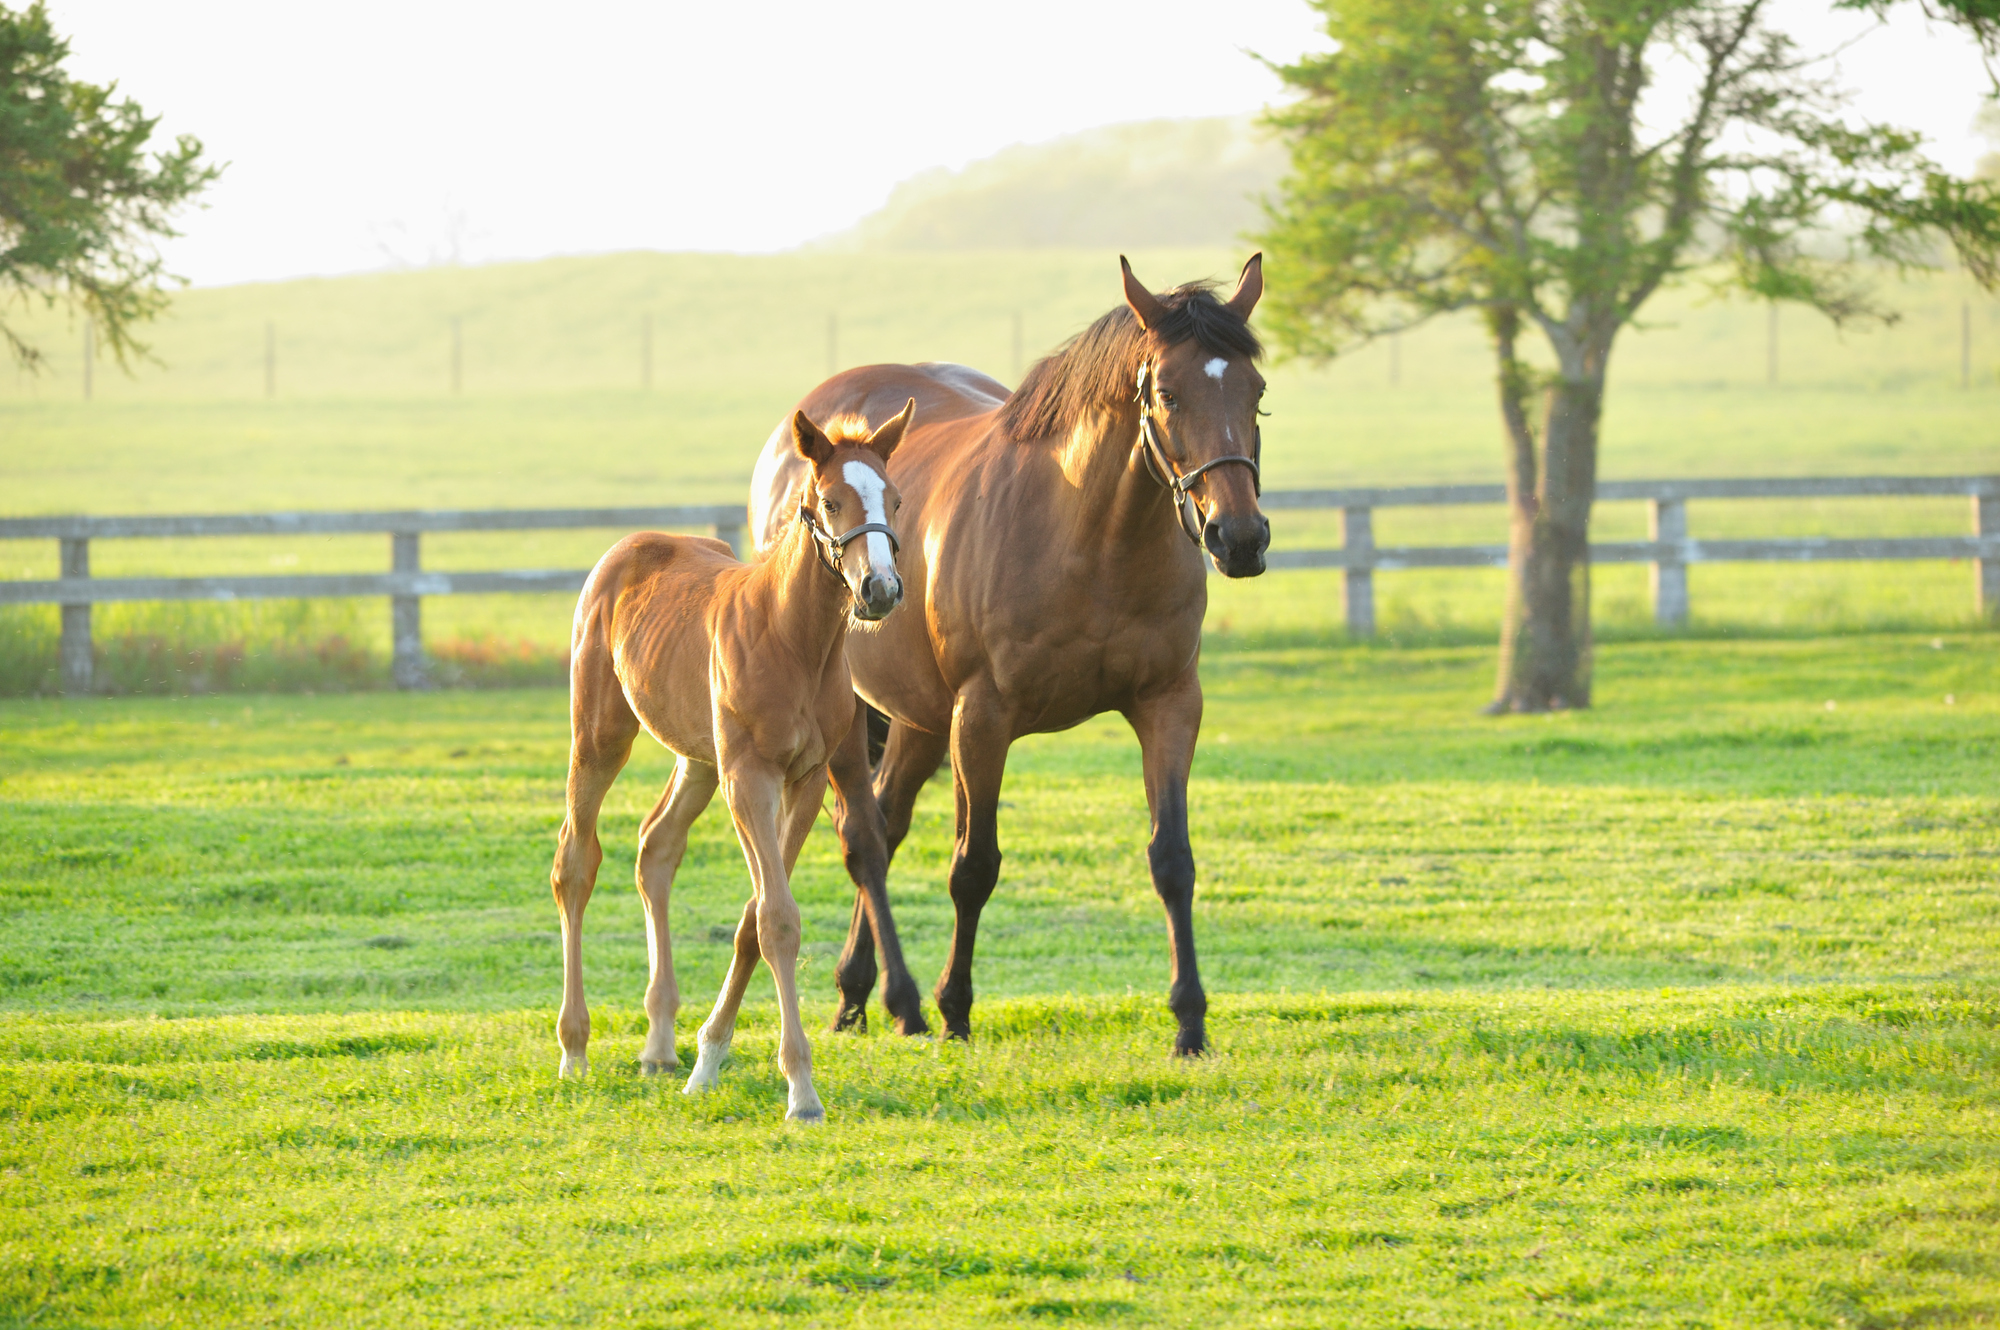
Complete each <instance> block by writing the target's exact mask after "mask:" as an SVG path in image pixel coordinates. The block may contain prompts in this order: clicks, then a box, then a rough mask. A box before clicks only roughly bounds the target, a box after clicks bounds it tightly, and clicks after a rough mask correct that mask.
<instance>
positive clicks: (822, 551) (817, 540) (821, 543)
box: [799, 503, 903, 583]
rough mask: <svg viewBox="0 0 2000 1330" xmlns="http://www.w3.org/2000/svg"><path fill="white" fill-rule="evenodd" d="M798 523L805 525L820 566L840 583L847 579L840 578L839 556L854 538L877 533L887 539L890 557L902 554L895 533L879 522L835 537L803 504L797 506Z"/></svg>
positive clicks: (858, 527)
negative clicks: (873, 532)
mask: <svg viewBox="0 0 2000 1330" xmlns="http://www.w3.org/2000/svg"><path fill="white" fill-rule="evenodd" d="M799 521H801V522H803V523H805V527H806V534H807V535H808V536H810V537H811V538H812V543H813V552H814V553H815V554H817V555H818V556H819V561H820V565H821V566H822V567H824V568H825V569H826V570H827V571H828V572H830V573H832V574H833V575H834V576H835V577H839V578H840V580H841V582H842V583H845V582H846V581H847V579H846V578H845V577H843V576H841V572H840V556H841V555H842V554H845V553H846V552H847V543H848V542H849V541H851V540H853V539H855V538H856V537H858V536H865V535H867V534H868V533H869V532H871V531H879V532H881V533H882V534H883V535H885V536H887V537H888V538H889V553H890V554H891V555H892V556H893V555H897V554H901V553H902V552H903V546H902V544H901V542H899V541H898V540H897V539H896V533H895V532H894V531H892V530H890V529H889V528H888V527H887V526H884V525H883V524H882V523H880V522H863V523H862V524H861V525H860V526H854V527H849V528H848V529H847V530H845V531H843V532H841V533H840V534H839V535H837V536H836V535H834V534H833V533H832V532H830V531H828V530H827V529H826V528H825V527H823V526H821V525H820V524H819V519H818V518H817V517H815V516H814V515H813V510H812V507H811V505H810V504H805V503H801V504H800V505H799Z"/></svg>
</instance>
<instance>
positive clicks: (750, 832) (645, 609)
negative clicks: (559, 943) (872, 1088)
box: [549, 400, 917, 1121]
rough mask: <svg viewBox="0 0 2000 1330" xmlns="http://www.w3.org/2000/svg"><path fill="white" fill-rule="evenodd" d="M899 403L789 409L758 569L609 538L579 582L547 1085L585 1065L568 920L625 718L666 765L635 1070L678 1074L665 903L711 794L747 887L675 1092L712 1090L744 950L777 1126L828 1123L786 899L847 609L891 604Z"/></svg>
mask: <svg viewBox="0 0 2000 1330" xmlns="http://www.w3.org/2000/svg"><path fill="white" fill-rule="evenodd" d="M916 407H917V404H916V402H915V401H914V400H912V401H911V402H910V403H909V404H908V405H906V406H905V407H904V408H903V411H902V414H901V415H899V416H896V417H895V418H894V419H892V420H890V421H888V422H887V423H886V424H884V425H883V426H882V428H880V429H878V430H876V431H875V432H874V433H873V434H870V433H869V432H868V427H867V425H866V424H864V423H860V422H849V421H846V420H844V419H843V420H841V421H838V422H834V423H833V424H832V426H831V428H830V430H828V431H822V430H820V429H819V428H818V427H817V426H815V425H814V424H813V423H812V421H810V420H808V419H807V418H806V416H805V413H804V412H799V413H797V414H795V415H794V416H793V417H792V421H791V435H792V446H793V447H794V448H795V449H796V450H797V452H798V454H799V456H800V457H802V458H803V459H804V460H805V461H807V462H809V463H810V464H811V466H812V481H811V488H810V491H809V492H808V493H807V494H805V495H803V496H801V498H802V501H801V503H800V505H799V507H798V511H797V517H796V518H795V520H793V522H792V523H791V525H790V527H789V529H788V531H787V532H786V534H785V535H784V536H783V537H782V538H781V539H779V540H778V541H777V542H776V545H775V547H774V548H772V549H771V550H770V552H769V554H768V556H767V557H766V558H765V559H764V560H763V562H761V563H756V564H741V563H738V562H737V561H736V560H735V559H734V558H733V557H731V555H730V551H729V547H728V546H727V545H725V544H723V543H722V542H721V541H717V540H708V539H704V538H702V537H697V536H667V535H661V534H659V533H658V532H644V533H641V534H639V535H634V536H627V537H626V538H625V539H624V540H621V541H619V542H618V543H617V544H616V545H613V546H612V547H611V549H610V551H609V552H608V553H606V554H605V556H604V557H603V558H602V559H600V560H599V561H598V563H597V567H596V568H594V569H592V570H591V574H590V578H589V580H588V581H586V582H585V583H584V587H583V594H582V596H581V597H580V598H579V599H578V600H577V605H576V623H575V626H574V628H573V629H572V630H571V635H570V756H569V787H568V810H567V814H566V816H565V817H564V818H563V826H562V835H561V838H560V840H559V842H558V844H557V847H556V858H555V868H554V870H553V871H552V872H551V873H550V875H549V877H550V881H551V882H552V883H553V884H554V886H555V894H556V904H557V906H558V907H559V908H560V909H561V911H562V934H563V996H562V1011H561V1014H560V1015H559V1016H558V1017H557V1019H556V1037H557V1039H558V1041H559V1042H560V1043H561V1045H562V1064H561V1067H560V1070H559V1073H558V1074H560V1075H563V1076H581V1075H583V1074H585V1072H586V1071H587V1070H588V1069H589V1060H588V1057H587V1055H586V1048H587V1047H588V1045H589V1042H590V1012H589V1010H588V1009H587V1008H586V1007H585V1006H584V1001H583V909H584V906H585V905H586V904H588V903H589V901H590V892H591V888H592V886H593V885H594V884H595V883H596V880H597V869H598V865H599V864H601V863H602V862H603V860H604V851H603V849H602V848H601V847H600V846H599V844H598V840H597V813H598V809H599V807H600V806H601V805H602V804H603V802H604V796H605V793H606V792H607V791H608V790H609V789H610V788H611V782H612V781H613V780H614V779H615V778H616V777H617V775H618V772H619V769H620V768H622V767H623V766H624V765H625V761H626V758H627V757H629V756H630V755H631V752H632V741H633V740H634V739H636V738H637V737H638V734H639V730H640V727H641V726H643V727H644V728H645V730H646V732H647V733H649V734H651V735H652V736H653V737H654V738H655V739H658V740H659V741H660V742H661V743H662V744H665V745H666V746H667V747H668V748H671V749H672V750H673V751H674V752H675V753H676V754H678V755H679V758H680V762H679V764H678V765H677V766H676V767H675V768H674V775H673V779H672V780H671V781H669V782H668V784H667V788H666V792H665V793H664V794H662V795H661V796H660V802H659V804H658V805H657V806H655V807H654V809H653V811H652V813H651V814H650V815H648V816H647V818H646V820H645V822H644V824H643V825H641V827H640V829H639V856H638V878H639V896H640V899H641V900H642V901H644V903H645V907H646V920H647V924H648V932H647V942H648V948H647V950H648V953H649V955H650V957H651V962H652V973H651V976H650V978H649V979H648V981H647V984H646V1017H647V1020H648V1022H649V1026H648V1030H647V1035H646V1046H645V1049H644V1051H643V1052H641V1053H640V1055H639V1063H640V1067H641V1069H642V1070H644V1071H645V1072H646V1074H648V1075H655V1074H658V1073H660V1072H663V1071H665V1070H667V1069H668V1068H670V1067H677V1066H679V1065H680V1060H679V1058H677V1057H676V1056H675V1053H674V1017H675V1014H676V1013H677V1012H678V1011H679V1009H680V988H679V986H678V985H677V984H676V983H675V981H674V961H673V950H672V945H671V940H670V935H669V932H668V928H667V895H668V892H669V890H670V889H671V888H672V886H673V880H674V871H675V870H676V869H677V868H679V867H680V862H681V855H682V853H683V851H685V850H686V848H687V837H688V829H689V827H691V826H692V825H693V823H694V820H695V818H696V817H698V816H700V814H701V811H702V809H704V808H706V807H707V806H708V801H709V799H710V798H711V797H712V796H713V795H714V794H715V790H716V786H717V785H718V784H719V785H721V787H722V793H723V798H724V799H725V800H727V801H728V804H729V815H730V817H731V818H732V819H733V820H734V821H735V823H736V838H737V840H738V841H739V842H740V843H741V844H742V846H743V857H744V858H745V859H746V860H748V861H749V865H750V885H751V890H752V895H751V899H750V903H749V904H748V905H747V906H745V907H744V910H743V919H742V922H741V923H739V924H738V925H737V927H736V955H735V959H734V961H733V962H732V963H731V965H730V967H729V978H728V979H727V981H726V982H725V983H724V984H723V988H722V994H721V996H720V997H718V998H717V999H716V1003H715V1011H714V1013H713V1014H712V1015H710V1016H709V1018H708V1021H707V1023H706V1024H705V1025H703V1026H702V1027H701V1033H700V1036H699V1040H698V1045H697V1046H698V1048H699V1050H700V1055H699V1057H698V1058H697V1059H696V1062H695V1068H694V1073H693V1074H692V1075H691V1076H689V1077H688V1082H687V1086H686V1093H688V1094H695V1093H698V1092H700V1091H702V1090H706V1089H709V1088H710V1087H712V1086H713V1085H714V1084H715V1082H716V1073H717V1071H718V1070H719V1069H720V1068H721V1065H722V1063H723V1061H724V1059H726V1058H727V1057H728V1055H729V1041H730V1038H731V1036H732V1035H733V1033H734V1032H735V1028H736V1011H737V1007H738V1006H739V1004H741V1002H742V1001H743V991H744V989H745V988H746V987H748V986H749V983H750V975H751V972H752V971H754V970H755V969H756V967H757V961H758V960H759V959H760V958H761V959H763V960H766V961H768V962H770V965H771V973H772V977H773V978H774V979H775V980H776V981H777V988H778V1008H779V1020H780V1023H781V1032H780V1035H779V1040H778V1067H779V1069H780V1070H781V1071H783V1072H784V1074H785V1080H786V1081H787V1082H788V1083H789V1085H790V1087H791V1089H790V1095H789V1098H788V1102H787V1104H786V1110H785V1116H786V1117H787V1118H793V1119H798V1120H801V1121H818V1120H820V1119H822V1118H824V1117H825V1116H826V1113H825V1110H824V1109H822V1108H821V1107H820V1102H819V1095H818V1094H817V1093H815V1092H814V1090H813V1084H812V1049H811V1047H810V1046H809V1045H808V1044H807V1043H806V1035H805V1029H804V1027H803V1026H802V1025H801V1024H800V1022H799V995H798V984H797V980H796V975H795V972H794V971H795V967H796V965H797V962H798V955H799V907H798V904H797V903H796V902H795V901H794V900H793V899H792V893H791V887H790V878H791V871H792V867H793V865H794V864H796V863H797V862H798V856H799V850H800V848H801V847H802V846H803V845H804V844H805V839H806V833H807V832H808V831H810V830H811V829H812V824H813V819H814V818H816V817H818V816H819V811H820V805H821V801H822V800H823V799H824V797H825V793H826V784H827V759H828V758H829V756H830V755H831V754H832V752H833V749H834V747H835V746H836V745H837V744H839V743H841V742H842V741H843V740H844V739H846V738H847V737H848V736H849V734H850V733H851V731H852V729H853V724H854V711H855V699H854V685H853V683H852V681H851V680H850V679H849V677H848V673H847V652H846V649H845V648H846V644H847V624H848V614H849V612H850V611H851V612H852V613H853V615H854V617H856V618H858V619H863V620H876V619H880V618H882V617H883V616H884V615H886V614H888V613H889V611H891V610H893V609H895V608H896V605H897V603H898V602H900V601H901V600H902V598H903V583H902V580H901V579H900V578H899V577H898V576H897V574H896V560H895V552H896V537H895V533H894V531H893V530H891V528H890V526H889V519H890V517H891V516H892V515H893V514H894V513H895V511H896V508H897V506H898V505H899V504H900V503H901V499H900V498H899V496H898V495H897V493H896V487H895V486H894V485H892V484H890V483H889V474H888V461H889V455H890V454H891V453H893V452H894V451H895V449H896V445H897V444H898V443H900V442H901V441H902V438H903V433H904V431H905V430H907V429H908V428H909V425H910V419H911V417H912V415H913V414H914V413H915V411H916ZM836 532H837V533H839V534H834V533H836Z"/></svg>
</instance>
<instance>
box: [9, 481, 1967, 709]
mask: <svg viewBox="0 0 2000 1330" xmlns="http://www.w3.org/2000/svg"><path fill="white" fill-rule="evenodd" d="M1938 496H1967V497H1969V498H1970V499H1971V501H1972V534H1970V535H1966V536H1912V537H1885V538H1860V539H1839V538H1822V537H1792V538H1780V539H1758V540H1697V539H1694V538H1692V537H1690V536H1689V535H1688V523H1687V505H1688V504H1689V503H1690V502H1693V501H1696V500H1702V501H1707V500H1711V499H1836V498H1838V499H1846V498H1918V497H1938ZM1597 498H1598V499H1599V500H1602V501H1607V502H1620V501H1635V500H1636V501H1644V502H1645V503H1647V504H1648V505H1649V508H1650V513H1651V536H1652V538H1651V539H1650V540H1644V541H1623V542H1609V543H1603V544H1593V545H1592V546H1591V547H1590V558H1591V561H1592V562H1593V563H1607V564H1608V563H1644V564H1649V565H1651V574H1652V596H1653V617H1654V621H1655V622H1656V623H1658V624H1659V625H1660V626H1662V627H1665V628H1678V627H1682V626H1684V625H1685V624H1686V623H1687V621H1688V612H1689V598H1688V575H1687V570H1688V567H1689V565H1691V564H1697V563H1742V562H1772V561H1778V562H1835V561H1858V562H1874V561H1878V560H1909V559H1931V560H1947V559H1969V560H1972V561H1973V568H1974V579H1973V595H1974V605H1975V608H1976V609H1977V612H1978V614H1979V615H1980V617H1981V618H1983V619H1985V620H1987V621H1989V622H1997V621H2000V476H1856V477H1828V478H1805V479H1780V480H1623V481H1604V482H1602V483H1600V484H1599V485H1598V487H1597ZM1505 500H1506V491H1505V490H1504V489H1503V488H1502V487H1501V486H1498V485H1413V486H1401V487H1397V488H1389V489H1337V490H1271V491H1267V492H1266V493H1265V494H1264V496H1263V499H1262V503H1263V506H1264V508H1265V509H1267V510H1269V511H1272V512H1285V511H1299V510H1313V509H1318V510H1330V509H1337V510H1339V512H1340V514H1341V517H1342V523H1343V526H1342V544H1341V545H1340V546H1339V547H1338V548H1335V549H1304V550H1293V549H1278V550H1273V551H1271V552H1270V554H1269V556H1268V559H1269V566H1270V567H1271V568H1272V569H1274V570H1279V569H1291V568H1340V569H1344V570H1345V572H1346V578H1345V611H1346V624H1347V631H1348V633H1349V634H1350V636H1352V637H1355V638H1368V637H1372V636H1374V634H1375V574H1376V573H1378V572H1392V571H1399V570H1402V569H1409V568H1500V567H1505V566H1506V564H1507V547H1506V546H1504V545H1442V546H1378V545H1376V543H1375V534H1374V533H1375V525H1374V515H1375V510H1376V509H1378V508H1428V507H1442V506H1451V505H1465V504H1496V503H1502V502H1504V501H1505ZM747 523H748V516H747V514H746V512H745V510H744V509H743V508H741V507H739V506H736V505H732V504H717V505H703V506H681V507H646V508H539V509H492V510H484V511H441V512H352V513H338V512H325V513H243V514H229V515H216V516H186V517H145V516H134V517H15V518H4V519H0V540H35V539H53V540H55V541H57V542H58V543H59V546H60V551H61V576H60V577H59V578H56V579H53V580H45V581H0V605H37V604H40V605H48V604H54V605H60V606H61V607H62V640H61V677H62V688H63V691H64V693H66V694H72V695H76V694H84V693H88V692H90V691H92V682H93V680H92V671H93V661H94V647H93V643H92V640H91V628H90V616H91V606H92V605H97V604H105V603H108V602H114V601H176V600H200V601H230V600H247V599H254V598H285V599H303V598H311V597H320V596H338V597H355V596H386V597H387V598H388V599H389V604H390V623H391V641H392V643H393V650H392V662H391V671H390V673H391V678H392V679H393V680H394V682H395V684H396V686H397V687H399V688H423V687H426V686H428V685H429V683H430V674H429V671H428V669H427V665H426V661H425V658H424V652H423V601H424V598H425V597H427V596H454V595H492V594H495V593H518V592H566V593H572V594H573V593H575V592H577V591H579V590H581V589H582V587H583V581H584V578H585V577H587V576H588V575H589V570H587V569H581V568H565V569H502V570H498V571H493V572H435V571H427V570H425V569H424V567H423V563H422V546H421V542H422V538H423V536H424V535H425V534H426V533H429V532H447V531H449V532H459V531H542V530H558V529H574V528H598V529H604V528H610V529H619V528H623V529H626V530H635V531H636V530H650V529H660V528H666V529H679V530H688V529H691V528H700V527H706V528H707V529H708V530H709V532H710V533H711V534H713V535H715V536H716V537H718V538H720V539H722V540H725V541H727V542H728V543H729V545H730V547H731V548H732V549H734V550H735V551H736V552H737V554H738V555H739V557H740V556H741V555H742V554H743V552H744V549H745V543H744V532H745V529H746V527H747ZM355 534H363V535H366V534H386V535H387V536H388V537H389V563H390V567H389V571H388V572H385V573H327V574H290V575H285V576H262V575H254V576H224V577H107V578H98V577H92V576H91V574H90V542H91V541H92V540H130V539H143V538H147V537H189V536H290V535H355Z"/></svg>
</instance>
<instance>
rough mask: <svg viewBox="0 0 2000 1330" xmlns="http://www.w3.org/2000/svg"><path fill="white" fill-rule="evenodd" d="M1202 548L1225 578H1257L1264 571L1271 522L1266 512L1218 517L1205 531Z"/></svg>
mask: <svg viewBox="0 0 2000 1330" xmlns="http://www.w3.org/2000/svg"><path fill="white" fill-rule="evenodd" d="M1201 543H1202V547H1203V548H1204V549H1206V550H1207V551H1208V553H1209V557H1210V558H1212V559H1214V560H1215V566H1216V569H1217V570H1218V571H1219V572H1221V574H1222V575H1223V576H1224V577H1255V576H1257V574H1259V573H1261V572H1263V571H1264V551H1265V549H1267V548H1268V547H1269V546H1270V544H1271V523H1270V521H1269V520H1268V519H1266V518H1265V516H1264V515H1263V514H1262V513H1254V512H1253V513H1244V514H1242V515H1240V516H1216V517H1212V518H1210V519H1209V520H1208V523H1207V525H1205V526H1204V527H1202V530H1201Z"/></svg>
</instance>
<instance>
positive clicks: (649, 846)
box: [637, 757, 717, 1076]
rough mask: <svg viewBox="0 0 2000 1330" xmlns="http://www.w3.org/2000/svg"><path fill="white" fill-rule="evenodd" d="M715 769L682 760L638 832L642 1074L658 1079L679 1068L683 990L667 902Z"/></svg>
mask: <svg viewBox="0 0 2000 1330" xmlns="http://www.w3.org/2000/svg"><path fill="white" fill-rule="evenodd" d="M716 781H717V776H716V771H715V768H714V767H712V766H710V765H709V764H708V763H706V762H697V761H695V760H694V759H692V758H688V757H683V758H682V759H681V760H680V762H679V764H678V765H677V766H675V768H674V775H673V779H672V780H670V781H668V782H667V788H666V789H665V790H664V791H663V792H662V793H661V795H660V802H659V803H658V804H657V805H655V806H654V808H653V811H652V813H651V814H649V815H648V816H647V818H646V821H645V824H644V825H643V826H641V827H640V828H639V860H638V866H637V876H638V878H639V899H640V901H641V902H642V903H644V905H645V907H646V957H647V960H648V962H649V973H648V975H647V979H646V1047H645V1049H644V1050H643V1051H642V1052H641V1053H640V1054H639V1070H640V1071H641V1072H643V1073H644V1074H646V1075H648V1076H655V1075H658V1074H659V1073H660V1072H663V1071H665V1070H667V1069H668V1068H669V1067H678V1066H680V1064H681V1063H680V1058H679V1057H678V1056H677V1055H676V1054H675V1053H674V1017H675V1016H676V1015H677V1014H679V1012H680V1009H681V990H680V985H679V984H678V983H676V982H675V980H674V947H673V935H672V933H671V931H670V930H669V928H668V926H667V897H668V894H669V893H670V892H671V891H672V890H673V885H674V874H675V873H676V872H677V871H678V870H679V869H680V866H681V855H682V854H683V853H685V852H686V850H687V838H688V828H689V827H692V826H693V825H694V820H695V819H696V818H698V817H700V816H701V810H702V809H704V808H706V807H708V801H709V800H710V799H711V798H713V797H714V795H715V786H716Z"/></svg>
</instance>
